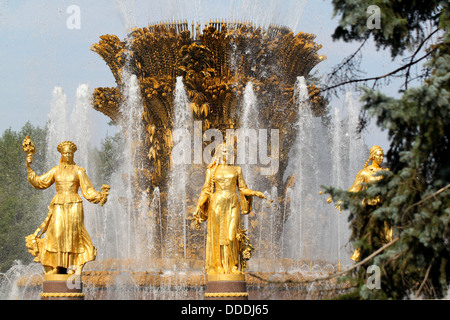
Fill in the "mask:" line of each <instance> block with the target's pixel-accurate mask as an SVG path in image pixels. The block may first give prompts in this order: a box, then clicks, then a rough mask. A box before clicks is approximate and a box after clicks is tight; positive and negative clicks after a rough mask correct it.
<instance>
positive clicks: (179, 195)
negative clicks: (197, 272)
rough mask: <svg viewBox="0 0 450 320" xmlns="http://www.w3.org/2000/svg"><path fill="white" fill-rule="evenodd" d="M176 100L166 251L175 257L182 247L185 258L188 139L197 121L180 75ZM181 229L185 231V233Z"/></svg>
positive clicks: (176, 89)
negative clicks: (191, 112) (177, 249)
mask: <svg viewBox="0 0 450 320" xmlns="http://www.w3.org/2000/svg"><path fill="white" fill-rule="evenodd" d="M174 99H175V104H174V129H173V132H174V140H175V139H176V140H177V149H178V150H175V148H174V150H172V159H173V165H172V172H171V173H170V181H169V191H168V200H169V201H168V213H169V214H168V217H167V220H168V221H167V236H166V247H167V248H166V252H167V254H168V255H169V256H170V257H175V256H176V248H177V247H179V246H182V248H183V258H186V248H187V243H186V241H187V236H188V235H187V232H188V228H187V220H186V214H187V211H186V200H187V199H186V185H187V182H188V181H187V168H186V166H187V164H188V163H190V156H191V152H190V149H191V141H190V139H186V138H188V136H189V137H190V135H189V132H190V131H189V129H190V128H192V124H193V120H192V115H191V114H190V111H189V110H190V109H189V101H188V98H187V95H186V91H185V89H184V84H183V79H182V77H177V80H176V85H175V92H174ZM174 142H175V141H174ZM178 142H180V143H178ZM180 153H181V155H180ZM179 231H182V234H180V232H179ZM177 242H178V243H177Z"/></svg>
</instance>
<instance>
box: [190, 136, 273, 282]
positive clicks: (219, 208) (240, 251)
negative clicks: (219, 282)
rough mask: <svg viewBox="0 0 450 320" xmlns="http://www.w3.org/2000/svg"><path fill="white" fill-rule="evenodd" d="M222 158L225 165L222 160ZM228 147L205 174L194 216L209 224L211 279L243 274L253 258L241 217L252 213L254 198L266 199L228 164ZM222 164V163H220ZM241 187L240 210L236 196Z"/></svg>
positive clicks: (208, 270)
mask: <svg viewBox="0 0 450 320" xmlns="http://www.w3.org/2000/svg"><path fill="white" fill-rule="evenodd" d="M221 156H222V161H220V157H221ZM226 160H227V147H226V144H225V143H223V144H221V145H220V146H218V148H217V149H216V152H215V155H214V157H213V159H212V161H211V163H210V165H209V166H208V169H207V171H206V180H205V184H204V185H203V188H202V191H201V193H200V196H199V200H198V203H197V209H196V211H195V213H194V221H195V223H196V225H197V228H199V225H200V223H202V222H203V221H206V220H208V224H207V240H206V267H205V270H206V273H207V274H208V275H209V276H211V275H223V274H225V275H230V274H243V273H242V269H243V268H245V267H246V260H248V259H249V258H250V256H251V251H252V246H251V244H249V243H248V237H247V236H246V234H245V232H246V230H242V229H241V213H242V214H248V213H249V212H250V211H251V209H252V199H253V198H252V197H253V196H257V197H259V198H263V199H267V198H266V197H265V196H264V194H263V193H262V192H260V191H253V190H250V189H249V188H248V187H247V184H246V183H245V181H244V178H243V176H242V169H241V168H240V167H237V166H234V165H229V164H227V161H226ZM220 162H221V163H220ZM236 187H238V190H239V194H240V204H241V210H240V209H239V200H238V197H237V194H236Z"/></svg>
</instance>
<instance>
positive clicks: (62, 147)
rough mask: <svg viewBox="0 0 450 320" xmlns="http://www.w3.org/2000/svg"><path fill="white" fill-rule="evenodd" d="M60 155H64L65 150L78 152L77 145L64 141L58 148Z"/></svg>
mask: <svg viewBox="0 0 450 320" xmlns="http://www.w3.org/2000/svg"><path fill="white" fill-rule="evenodd" d="M56 149H57V150H58V151H59V153H62V152H63V151H64V150H69V151H71V152H75V151H77V145H76V144H75V143H73V142H72V141H63V142H61V143H60V144H59V145H58V147H57V148H56Z"/></svg>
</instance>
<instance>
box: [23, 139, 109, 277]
mask: <svg viewBox="0 0 450 320" xmlns="http://www.w3.org/2000/svg"><path fill="white" fill-rule="evenodd" d="M22 147H23V150H24V152H25V153H26V154H27V160H26V166H27V178H28V181H29V183H30V184H31V186H33V187H34V188H36V189H47V188H49V187H50V186H51V185H52V184H55V187H56V195H55V196H54V198H53V199H52V201H51V203H50V206H49V211H48V215H47V217H46V219H45V221H44V222H43V223H42V224H41V225H40V226H39V227H38V228H37V229H36V231H35V232H34V233H33V234H31V235H29V236H28V237H26V244H27V248H28V251H29V252H30V253H31V254H32V255H33V256H35V257H36V258H35V259H34V261H36V262H40V263H41V264H42V265H43V266H44V269H45V272H46V274H72V273H75V274H81V272H82V269H83V267H84V265H85V263H86V262H89V261H92V260H95V256H96V252H97V250H96V248H95V247H94V246H93V244H92V241H91V238H90V237H89V234H88V232H87V231H86V228H85V226H84V211H83V202H82V199H81V197H80V196H79V195H78V190H79V189H81V193H82V194H83V196H84V197H85V198H86V199H87V200H88V201H90V202H92V203H99V204H100V205H101V206H102V205H103V204H104V203H106V201H107V198H108V190H109V186H108V185H103V186H102V191H101V192H100V191H96V190H95V189H94V187H93V185H92V182H91V180H90V179H89V177H88V176H87V174H86V170H85V169H83V168H81V167H79V166H77V165H76V163H75V162H74V161H73V158H74V153H75V151H76V150H77V146H76V145H75V144H74V143H73V142H71V141H64V142H62V143H60V144H59V145H58V147H57V149H58V151H59V152H60V153H61V161H60V164H59V165H57V166H55V167H53V168H52V169H50V171H48V172H47V173H45V174H43V175H41V176H38V175H37V174H36V173H35V172H34V171H33V169H32V168H31V164H32V162H33V154H34V153H35V152H36V150H35V147H34V144H33V142H32V141H31V139H30V137H28V136H27V137H25V139H24V141H23V144H22ZM44 233H45V237H43V238H42V235H43V234H44Z"/></svg>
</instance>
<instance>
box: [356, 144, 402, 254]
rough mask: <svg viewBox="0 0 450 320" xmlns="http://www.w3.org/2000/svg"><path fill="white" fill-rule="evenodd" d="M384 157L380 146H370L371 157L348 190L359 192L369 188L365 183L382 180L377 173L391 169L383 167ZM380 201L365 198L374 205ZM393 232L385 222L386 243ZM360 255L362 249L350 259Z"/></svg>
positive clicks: (365, 201)
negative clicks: (370, 162)
mask: <svg viewBox="0 0 450 320" xmlns="http://www.w3.org/2000/svg"><path fill="white" fill-rule="evenodd" d="M383 159H384V152H383V149H382V148H381V147H380V146H373V147H372V148H370V155H369V159H367V161H366V163H365V164H364V168H363V169H361V170H360V171H359V172H358V173H357V174H356V177H355V181H354V182H353V185H352V186H351V187H350V189H348V191H350V192H359V191H361V190H363V189H364V188H367V186H366V187H364V184H367V183H370V182H375V181H379V180H381V179H382V178H383V176H382V175H376V173H377V172H379V171H381V170H389V169H388V168H383V167H382V166H381V163H383ZM370 160H372V164H371V165H370V166H368V164H369V161H370ZM380 201H381V199H380V197H376V198H374V199H367V200H366V199H363V204H367V205H370V206H374V205H377V204H378V203H380ZM392 232H393V231H392V227H389V226H388V225H387V224H386V223H385V226H384V231H383V235H382V236H383V238H384V241H385V242H386V243H387V242H390V241H392ZM359 256H360V251H359V250H358V249H356V250H355V252H354V253H353V255H352V256H351V257H350V259H352V260H353V261H357V260H358V259H359Z"/></svg>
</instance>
